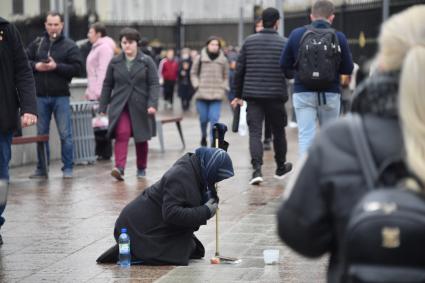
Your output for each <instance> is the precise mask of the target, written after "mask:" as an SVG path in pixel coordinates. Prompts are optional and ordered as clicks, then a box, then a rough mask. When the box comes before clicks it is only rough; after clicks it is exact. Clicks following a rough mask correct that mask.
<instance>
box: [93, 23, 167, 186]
mask: <svg viewBox="0 0 425 283" xmlns="http://www.w3.org/2000/svg"><path fill="white" fill-rule="evenodd" d="M139 41H140V34H139V32H138V31H136V30H135V29H132V28H124V29H123V30H122V31H121V32H120V42H121V47H122V49H123V52H122V53H121V54H120V55H118V56H116V57H115V58H113V59H112V60H111V62H110V63H109V66H108V70H107V73H106V77H105V80H104V83H103V88H102V95H101V99H100V108H99V112H100V113H106V110H107V107H108V105H109V109H108V116H109V128H108V136H109V137H110V138H115V147H114V154H115V168H114V169H113V170H112V172H111V175H112V176H113V177H115V178H116V179H118V180H120V181H122V180H123V176H124V169H125V165H126V161H127V151H128V141H129V139H130V137H131V136H133V137H134V141H135V144H136V155H137V169H138V170H137V177H139V178H141V177H144V176H145V174H146V172H145V170H146V166H147V156H148V140H149V139H150V138H151V137H152V136H153V135H154V134H155V116H154V114H155V113H156V109H157V107H158V95H159V79H158V74H157V69H156V66H155V63H154V62H153V60H152V59H151V58H150V57H149V56H146V55H144V54H143V53H142V52H140V51H139V50H138V47H137V43H138V42H139Z"/></svg>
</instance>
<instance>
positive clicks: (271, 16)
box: [232, 8, 292, 185]
mask: <svg viewBox="0 0 425 283" xmlns="http://www.w3.org/2000/svg"><path fill="white" fill-rule="evenodd" d="M279 18H280V16H279V11H278V10H277V9H275V8H267V9H265V10H264V11H263V13H262V22H263V26H264V29H262V30H261V31H260V32H258V33H256V34H252V35H250V36H249V37H248V38H247V39H246V40H245V43H244V45H243V46H242V49H241V52H240V54H239V57H238V62H237V66H236V75H235V88H236V98H235V99H234V100H233V101H232V105H233V107H236V105H237V104H240V105H241V104H242V99H244V100H246V101H247V103H248V106H247V123H248V129H249V151H250V154H251V164H252V167H253V172H252V178H251V180H250V182H249V183H250V184H252V185H258V184H260V183H261V182H263V173H262V171H261V166H262V165H263V144H262V142H261V137H262V132H263V122H264V118H265V117H267V118H268V120H269V121H270V124H271V128H272V132H273V148H274V152H275V156H274V157H275V162H276V171H275V175H274V177H275V178H277V179H283V178H284V177H285V175H286V174H287V173H288V172H289V171H291V170H292V164H291V163H290V162H286V153H287V142H286V134H285V126H286V122H287V115H286V111H285V102H286V101H287V100H288V93H287V86H286V80H285V77H284V75H283V72H282V70H281V69H280V67H279V57H280V53H281V51H282V49H283V48H284V45H285V44H286V39H285V38H283V37H282V36H280V35H279V34H278V33H277V29H278V27H279Z"/></svg>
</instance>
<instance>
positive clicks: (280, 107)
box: [247, 99, 287, 168]
mask: <svg viewBox="0 0 425 283" xmlns="http://www.w3.org/2000/svg"><path fill="white" fill-rule="evenodd" d="M265 117H267V119H268V121H269V123H270V125H271V130H272V133H273V149H274V153H275V155H274V158H275V161H276V165H277V167H282V166H283V165H284V164H285V162H286V152H287V142H286V134H285V127H286V124H287V115H286V110H285V103H284V102H283V101H279V100H271V99H270V100H265V99H264V100H248V106H247V123H248V129H249V151H250V153H251V164H252V166H253V167H254V168H257V167H260V166H261V165H262V164H263V144H262V142H261V137H262V133H263V123H264V119H265Z"/></svg>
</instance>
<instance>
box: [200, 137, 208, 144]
mask: <svg viewBox="0 0 425 283" xmlns="http://www.w3.org/2000/svg"><path fill="white" fill-rule="evenodd" d="M207 144H208V143H207V138H205V137H203V138H202V139H201V146H207Z"/></svg>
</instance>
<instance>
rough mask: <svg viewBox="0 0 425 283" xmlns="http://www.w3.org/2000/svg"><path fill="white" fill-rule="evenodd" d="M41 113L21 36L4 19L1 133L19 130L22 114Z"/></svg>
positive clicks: (0, 53) (0, 51)
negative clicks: (38, 109) (38, 110)
mask: <svg viewBox="0 0 425 283" xmlns="http://www.w3.org/2000/svg"><path fill="white" fill-rule="evenodd" d="M19 110H20V114H24V113H31V114H37V103H36V97H35V83H34V77H33V74H32V70H31V67H30V65H29V63H28V59H27V56H26V54H25V50H24V47H23V45H22V41H21V37H20V35H19V33H18V30H17V29H16V27H15V26H14V25H13V24H10V23H9V22H7V21H6V20H5V19H2V18H0V131H2V132H3V133H6V132H10V131H14V130H16V129H17V128H18V126H19V124H18V121H19V120H18V119H17V118H18V113H19Z"/></svg>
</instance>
